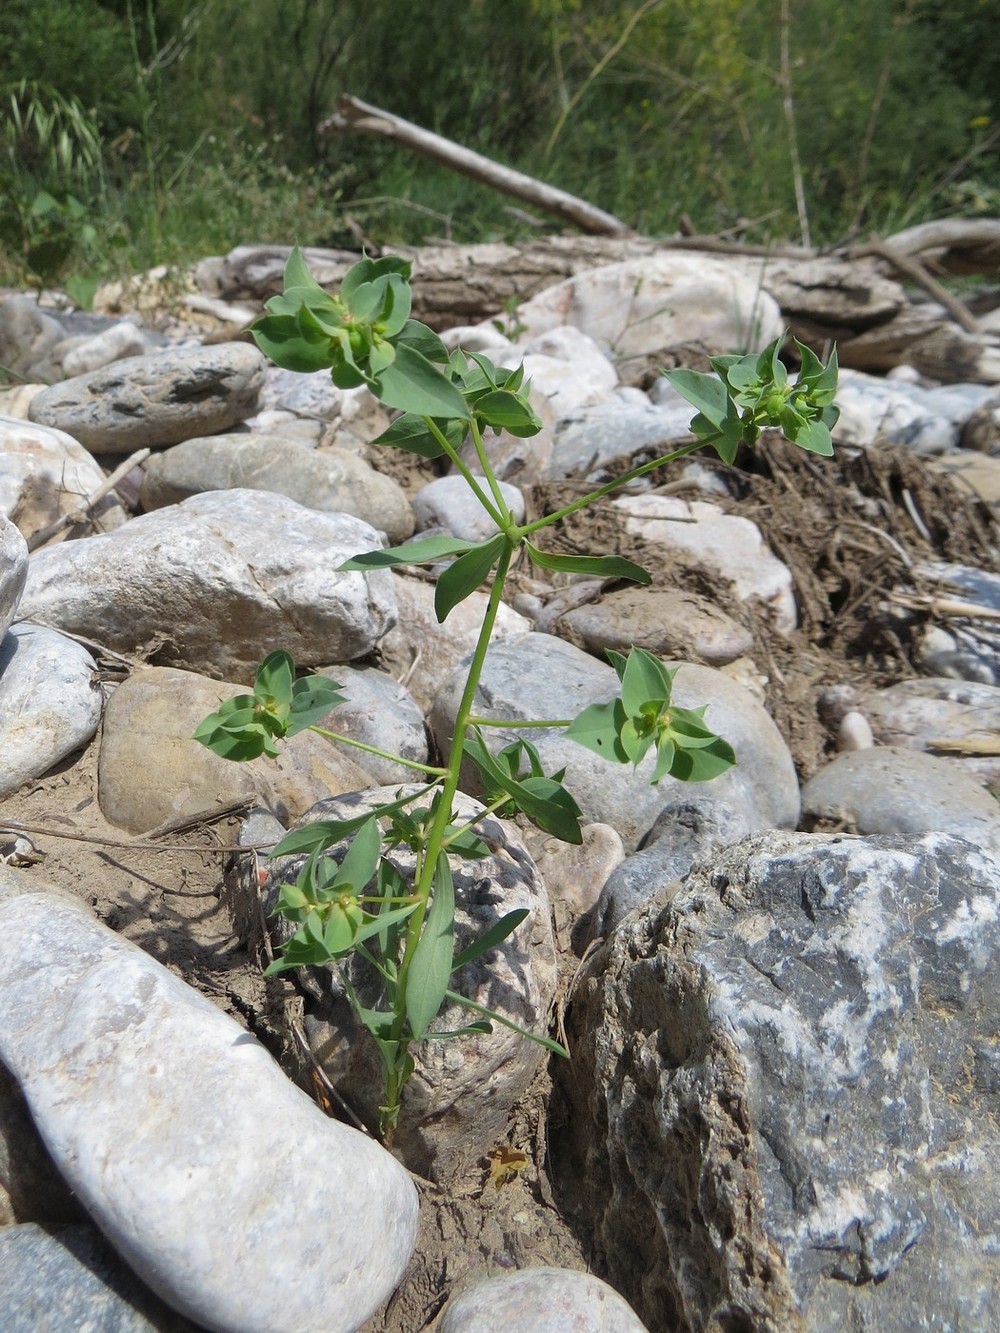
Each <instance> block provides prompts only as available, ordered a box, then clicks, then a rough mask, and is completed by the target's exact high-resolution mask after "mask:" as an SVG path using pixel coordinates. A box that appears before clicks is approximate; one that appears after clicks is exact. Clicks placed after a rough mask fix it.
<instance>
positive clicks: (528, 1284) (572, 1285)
mask: <svg viewBox="0 0 1000 1333" xmlns="http://www.w3.org/2000/svg"><path fill="white" fill-rule="evenodd" d="M511 1329H524V1330H528V1329H530V1330H531V1333H645V1329H646V1325H645V1324H643V1323H642V1322H641V1321H640V1320H639V1318H638V1317H637V1316H636V1314H635V1313H634V1312H633V1310H632V1307H631V1306H630V1305H629V1304H628V1302H627V1301H626V1300H624V1299H623V1297H621V1296H619V1295H618V1293H617V1291H615V1289H614V1288H613V1287H609V1286H608V1284H607V1283H606V1282H602V1281H601V1279H600V1278H598V1277H594V1275H593V1274H592V1273H575V1272H573V1271H572V1270H571V1269H568V1268H526V1269H523V1270H522V1271H521V1272H519V1273H504V1274H503V1275H502V1276H501V1277H494V1278H488V1279H486V1280H485V1281H483V1282H478V1283H475V1284H474V1285H471V1286H469V1287H467V1288H466V1289H465V1290H464V1291H462V1292H460V1293H458V1294H457V1295H454V1296H452V1297H451V1298H450V1299H449V1301H448V1304H447V1305H446V1306H445V1307H444V1310H443V1312H442V1313H441V1315H439V1317H438V1319H437V1320H436V1321H435V1324H434V1333H510V1330H511Z"/></svg>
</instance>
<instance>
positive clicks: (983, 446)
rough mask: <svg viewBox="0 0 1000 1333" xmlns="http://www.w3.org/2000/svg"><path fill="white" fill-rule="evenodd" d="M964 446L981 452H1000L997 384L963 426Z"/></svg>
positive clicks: (999, 406)
mask: <svg viewBox="0 0 1000 1333" xmlns="http://www.w3.org/2000/svg"><path fill="white" fill-rule="evenodd" d="M962 448H963V449H972V450H975V451H976V453H980V454H998V453H1000V394H998V393H997V392H996V386H993V389H992V390H991V393H990V397H989V398H987V399H986V400H985V401H984V402H981V403H980V404H979V405H978V406H977V407H976V410H975V411H974V412H972V413H971V415H970V416H969V417H968V418H967V420H966V422H965V425H964V426H963V427H962Z"/></svg>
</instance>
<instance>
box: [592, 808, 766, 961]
mask: <svg viewBox="0 0 1000 1333" xmlns="http://www.w3.org/2000/svg"><path fill="white" fill-rule="evenodd" d="M765 827H766V824H765V822H764V821H763V820H762V819H761V817H760V815H759V814H758V813H757V811H756V810H755V809H754V808H753V806H752V805H750V804H749V803H748V802H739V803H733V802H732V801H729V802H725V803H723V802H721V801H718V800H715V799H713V798H712V797H711V796H707V797H704V796H703V797H702V798H701V799H699V796H698V793H697V789H696V790H695V791H693V792H691V793H689V794H688V795H687V796H686V797H685V798H684V799H681V800H678V801H675V802H674V803H673V804H672V805H668V806H667V807H666V808H665V809H663V810H661V811H660V813H659V815H658V816H657V818H656V823H655V824H654V825H653V827H652V828H651V829H650V830H649V833H648V834H647V835H646V837H645V838H644V839H643V842H642V847H641V848H640V849H639V851H637V852H634V853H633V854H632V855H631V856H629V857H626V859H625V861H624V862H623V863H622V864H621V865H620V866H619V867H618V869H617V870H615V871H614V873H613V874H612V875H611V876H610V877H609V878H608V881H607V883H606V884H605V885H604V888H603V890H602V891H601V896H600V898H599V899H598V902H597V908H596V910H595V912H594V919H593V923H592V934H593V935H594V936H595V937H596V936H603V937H604V938H607V936H609V935H610V934H611V932H612V931H613V930H616V929H617V928H618V926H619V925H621V923H622V921H624V919H625V917H626V916H628V914H629V912H631V911H633V910H634V909H635V908H636V907H638V906H639V905H640V903H644V902H647V901H648V900H649V899H650V898H652V897H653V896H654V895H659V896H661V897H662V898H663V899H664V901H669V899H670V897H672V896H673V894H674V893H675V892H679V891H680V889H681V880H682V879H684V877H685V876H686V875H687V874H688V873H689V872H690V870H691V868H692V866H693V865H695V863H696V862H701V861H705V860H707V859H708V858H709V857H710V856H711V855H712V853H713V852H715V851H717V850H718V849H719V848H720V847H730V846H732V844H733V843H734V842H739V841H740V840H741V839H742V838H745V837H746V836H747V835H748V834H750V833H759V832H761V831H763V829H764V828H765ZM671 886H673V887H672V888H671Z"/></svg>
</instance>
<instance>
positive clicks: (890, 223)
mask: <svg viewBox="0 0 1000 1333" xmlns="http://www.w3.org/2000/svg"><path fill="white" fill-rule="evenodd" d="M998 29H1000V0H948V3H947V4H946V3H945V0H697V2H695V0H444V2H443V3H442V0H3V3H2V5H0V282H7V283H18V282H23V281H26V280H35V281H46V282H53V281H57V280H59V281H63V282H65V281H67V280H68V279H72V278H73V277H76V278H77V280H79V279H80V278H81V277H84V276H86V277H91V278H93V277H97V276H100V277H105V276H110V275H113V274H115V273H120V272H123V271H135V270H137V269H142V268H147V267H149V266H151V265H153V264H156V263H164V262H183V261H187V260H190V259H193V258H196V257H199V256H202V255H205V254H218V253H224V252H225V251H226V250H228V249H230V248H231V247H233V246H234V245H237V244H240V243H243V242H250V241H281V242H290V241H292V240H298V241H299V242H300V243H302V244H313V245H335V246H336V245H341V246H349V247H351V248H356V246H357V237H356V231H354V232H352V230H351V227H350V223H349V220H353V222H354V223H355V224H356V227H357V226H359V227H360V228H362V229H363V231H364V233H365V234H367V235H368V236H371V237H372V238H374V239H375V240H377V241H379V242H382V243H385V242H392V241H394V240H395V241H398V240H407V241H417V240H421V239H424V238H428V237H431V236H448V237H450V238H452V239H454V240H458V241H471V240H481V239H487V238H497V237H507V238H509V237H514V236H516V235H519V234H522V235H523V234H524V233H525V231H531V230H532V229H531V226H530V224H528V223H526V222H525V221H524V220H523V219H519V218H517V217H516V216H514V215H512V214H511V213H510V212H509V211H508V210H507V207H506V204H507V202H508V201H506V200H504V199H501V198H500V197H499V196H497V195H495V194H493V193H492V192H490V191H488V190H486V189H485V188H483V187H480V186H476V185H473V184H472V183H470V182H467V181H464V180H462V179H461V178H458V177H456V176H454V175H453V174H451V173H449V172H447V171H445V170H444V169H438V168H434V167H432V166H430V165H428V164H427V163H426V162H423V161H421V160H419V159H416V158H414V157H412V156H411V155H409V154H407V153H406V152H405V151H403V150H400V149H397V148H394V147H393V146H392V145H391V144H388V143H381V142H376V141H374V140H373V139H371V138H369V137H365V136H347V137H344V136H337V137H334V138H331V139H324V138H321V137H320V136H319V135H318V133H317V125H318V123H319V121H320V120H321V119H323V117H324V116H326V115H328V114H329V113H330V112H331V111H332V110H333V109H334V107H335V105H336V101H337V98H338V96H339V94H340V93H341V92H345V91H348V92H352V93H354V94H355V95H356V96H359V97H362V98H364V99H365V100H368V101H371V102H375V103H376V104H378V105H380V106H384V107H386V108H388V109H389V110H392V111H395V112H397V113H398V114H400V115H403V116H406V117H407V118H408V119H411V120H414V121H416V122H417V123H419V124H421V125H424V126H426V127H428V128H430V129H434V130H437V131H439V132H441V133H444V134H447V135H448V136H449V137H451V138H453V139H455V140H457V141H458V142H460V143H463V144H466V145H468V146H470V147H472V148H475V149H478V150H479V151H481V152H484V153H486V154H488V155H490V156H493V157H495V158H497V159H498V160H500V161H503V162H506V163H508V164H510V165H512V166H515V167H518V168H520V169H521V170H524V171H527V172H529V173H531V174H533V175H537V176H539V177H540V178H542V179H545V180H547V181H549V182H551V183H552V184H555V185H559V186H561V187H563V188H564V189H568V190H571V191H573V192H575V193H578V194H580V195H582V196H584V197H585V198H587V199H589V200H590V201H591V202H593V203H595V204H597V205H599V206H600V207H602V208H604V209H607V210H608V211H610V212H613V213H616V214H617V215H618V216H620V217H621V218H623V219H624V220H625V221H627V222H628V223H630V224H631V225H633V226H634V227H636V228H637V229H639V230H640V231H643V232H646V233H648V234H652V235H656V234H667V233H669V232H671V231H674V230H675V229H676V228H677V226H678V223H679V221H680V219H681V218H682V217H684V216H686V217H687V218H689V219H690V220H691V222H692V224H693V226H694V227H695V228H696V229H697V230H699V231H705V232H718V231H726V230H730V229H733V230H734V231H735V232H736V233H737V234H740V235H743V236H745V237H747V238H748V239H753V240H766V239H768V238H775V239H777V238H781V239H786V238H787V239H792V240H801V239H809V240H811V241H812V243H814V244H815V243H819V244H824V243H830V242H834V241H837V240H841V239H844V238H845V237H847V236H850V235H852V234H856V233H859V232H860V233H864V232H867V231H869V230H879V231H882V232H886V231H888V230H891V229H895V228H898V227H900V226H905V225H907V224H909V223H912V222H916V221H920V220H922V219H924V218H927V217H930V216H941V215H955V214H958V215H976V214H986V213H989V214H1000V42H998V41H997V40H996V34H997V31H998ZM546 225H548V224H546Z"/></svg>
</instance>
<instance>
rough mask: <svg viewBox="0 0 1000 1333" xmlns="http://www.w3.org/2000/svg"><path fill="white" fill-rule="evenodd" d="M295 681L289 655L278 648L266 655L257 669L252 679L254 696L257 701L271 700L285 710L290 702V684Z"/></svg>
mask: <svg viewBox="0 0 1000 1333" xmlns="http://www.w3.org/2000/svg"><path fill="white" fill-rule="evenodd" d="M294 680H295V663H294V662H293V661H292V658H291V654H290V653H286V652H285V651H284V649H282V648H279V649H278V650H277V652H273V653H268V655H267V656H266V657H265V658H264V660H263V662H261V664H260V666H259V667H258V668H257V675H256V677H255V679H254V686H253V688H254V694H255V695H256V696H257V698H258V700H261V701H263V700H266V699H273V700H274V702H275V703H276V704H278V705H279V707H285V708H287V707H288V706H289V705H290V704H291V701H292V683H293V682H294Z"/></svg>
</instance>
